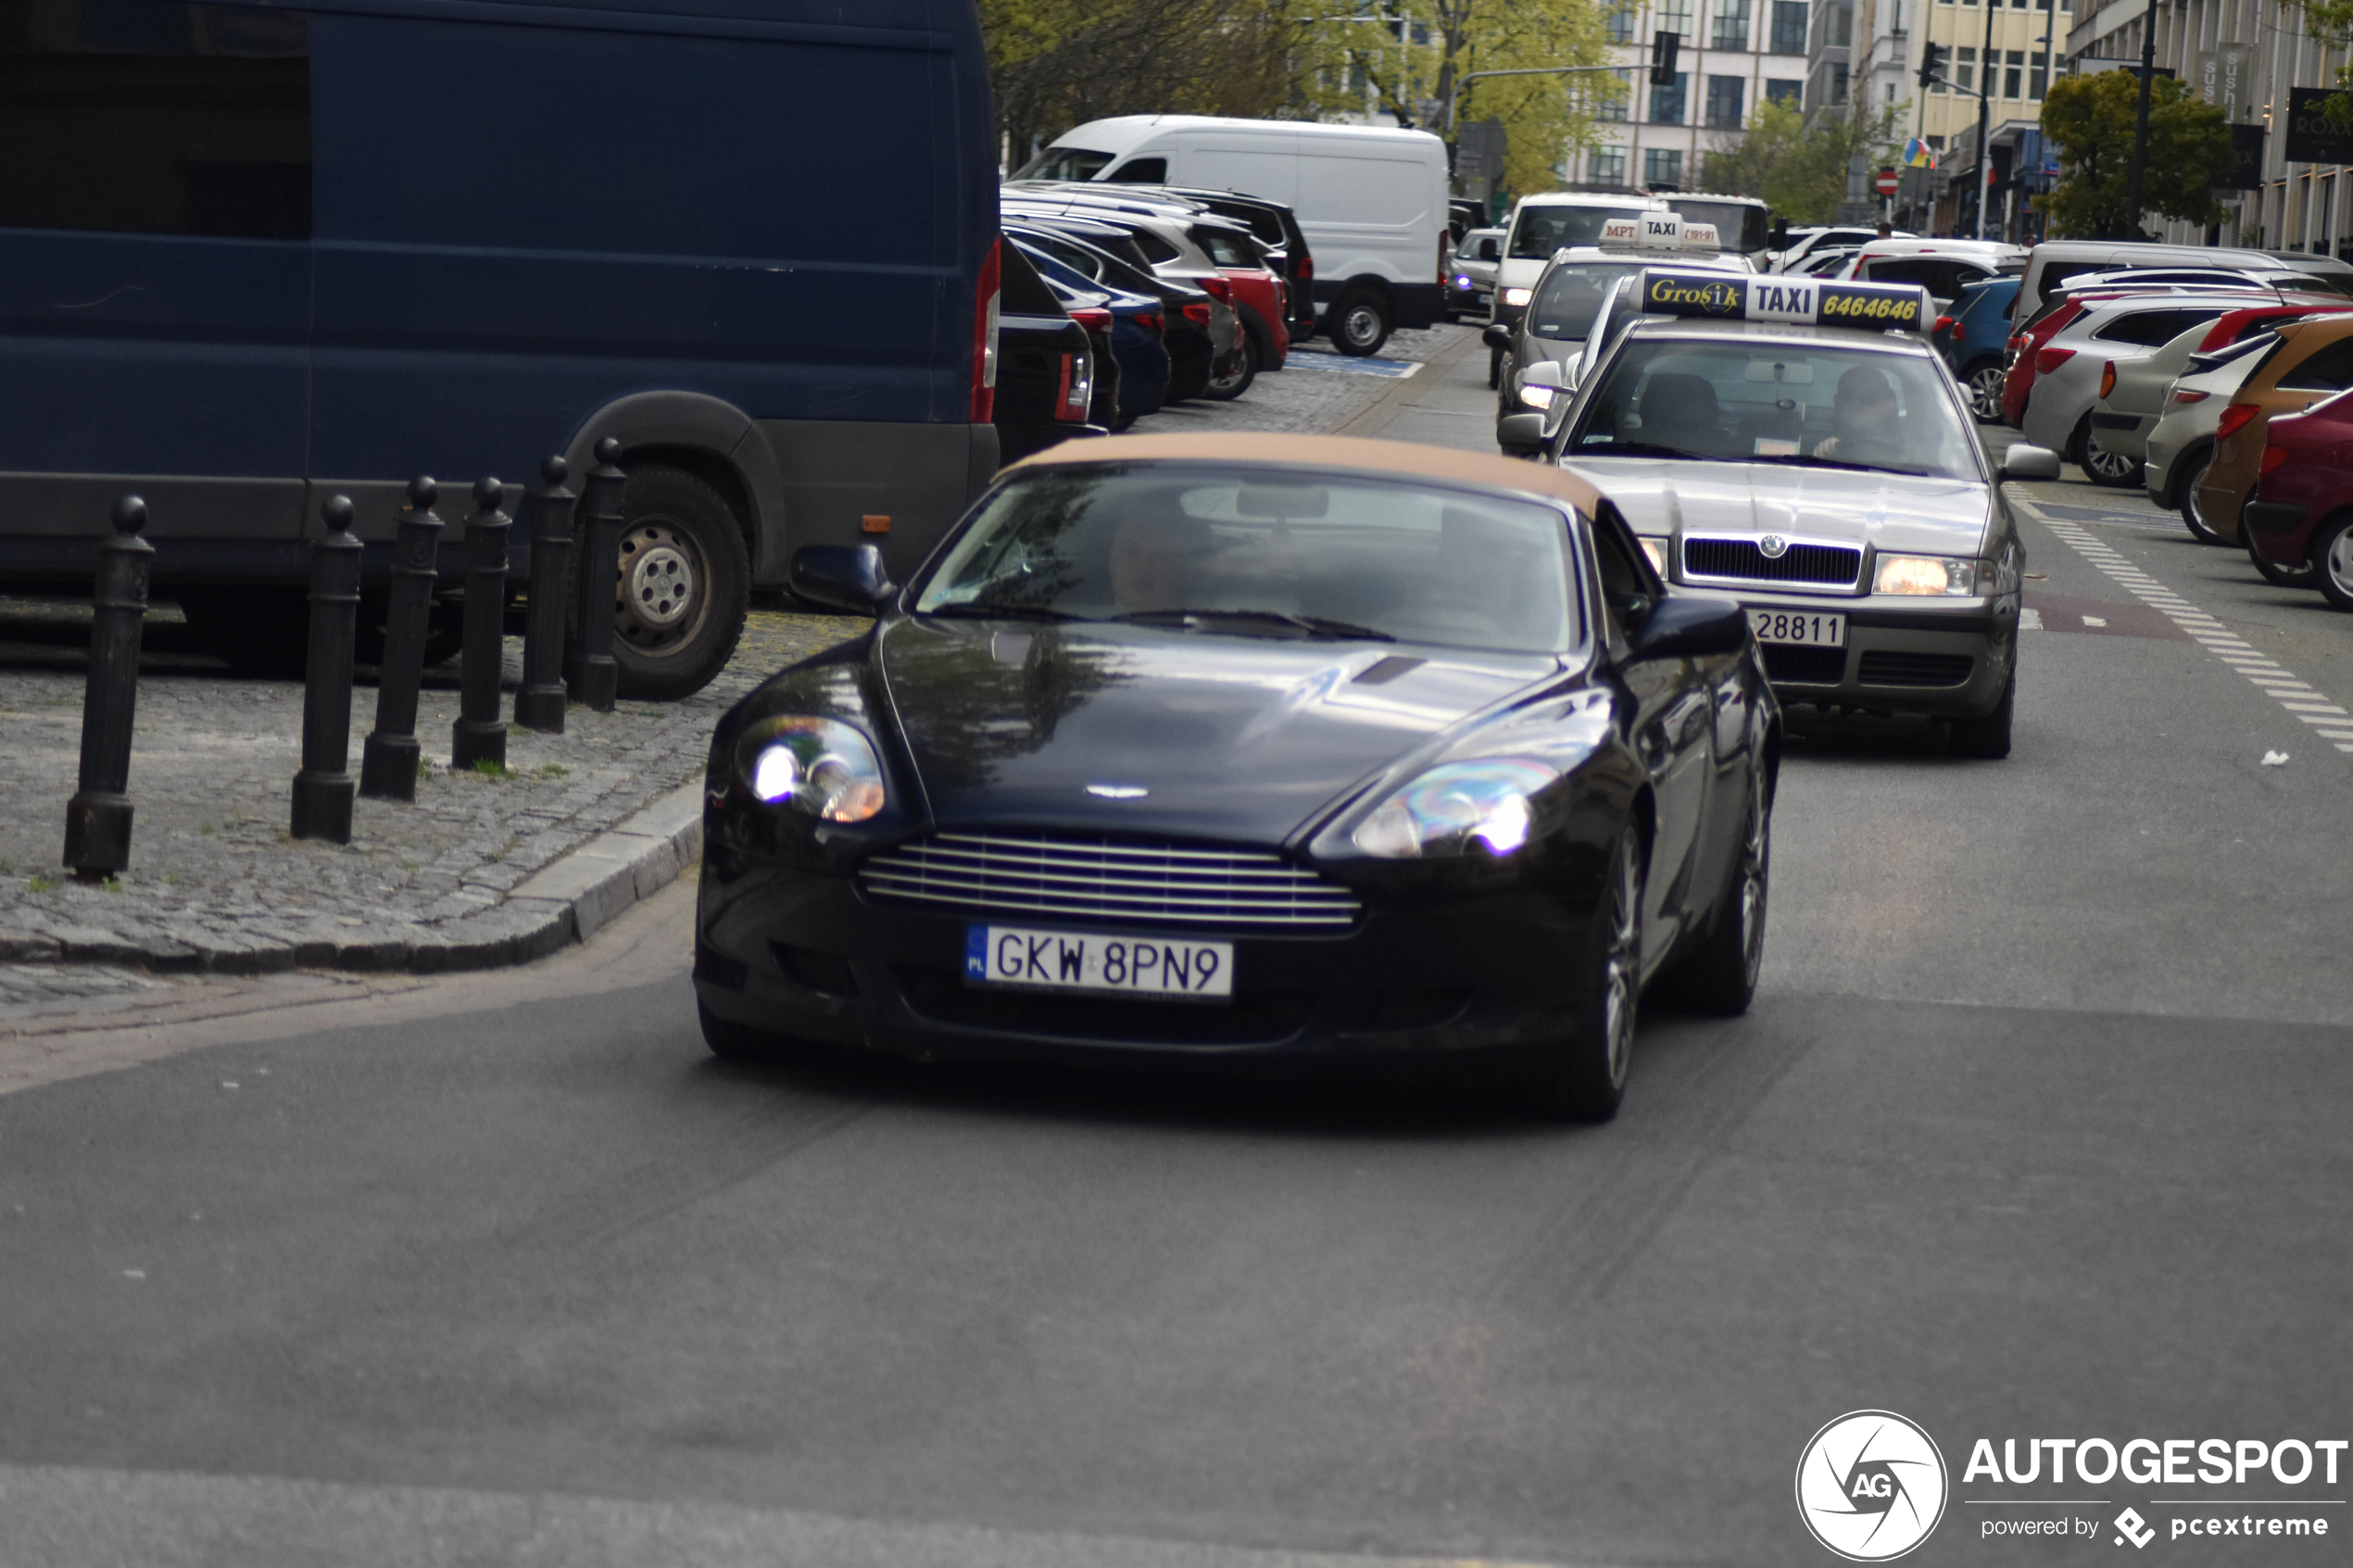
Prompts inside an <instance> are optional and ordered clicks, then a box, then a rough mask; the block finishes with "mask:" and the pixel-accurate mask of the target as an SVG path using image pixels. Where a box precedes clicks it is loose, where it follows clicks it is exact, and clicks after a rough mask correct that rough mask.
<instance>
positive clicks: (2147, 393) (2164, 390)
mask: <svg viewBox="0 0 2353 1568" xmlns="http://www.w3.org/2000/svg"><path fill="white" fill-rule="evenodd" d="M2339 305H2340V306H2341V307H2342V308H2345V309H2353V300H2344V301H2340V302H2339ZM2325 313H2326V312H2325V311H2316V310H2315V309H2314V308H2313V307H2310V306H2307V305H2255V306H2247V307H2242V308H2239V309H2235V310H2226V311H2224V312H2223V313H2222V314H2221V315H2220V316H2218V317H2216V318H2215V319H2214V320H2211V321H2208V322H2205V323H2203V324H2201V325H2197V326H2193V327H2190V328H2188V329H2186V330H2185V331H2183V332H2182V333H2181V335H2179V336H2178V337H2175V338H2174V339H2173V340H2172V341H2171V342H2170V343H2167V344H2165V345H2162V346H2160V347H2158V349H2156V350H2155V351H2154V352H2152V353H2150V354H2148V355H2146V356H2145V357H2141V358H2131V357H2127V358H2111V359H2107V360H2104V361H2103V363H2102V367H2101V370H2100V385H2101V386H2102V388H2104V389H2105V390H2103V391H2102V392H2101V394H2100V396H2099V401H2098V402H2096V403H2095V404H2094V405H2093V407H2092V433H2091V441H2092V446H2093V449H2094V451H2095V453H2100V452H2104V453H2108V454H2110V455H2112V456H2114V457H2116V458H2121V459H2123V460H2126V461H2129V462H2133V463H2142V462H2144V461H2145V458H2146V457H2147V453H2148V433H2149V430H2150V429H2151V427H2153V426H2154V425H2155V424H2156V423H2157V421H2158V416H2159V415H2161V414H2163V413H2164V411H2165V403H2166V398H2167V397H2168V396H2169V395H2171V392H2172V390H2173V383H2175V382H2176V381H2178V380H2179V379H2180V378H2181V376H2182V374H2183V371H2185V370H2187V369H2188V368H2189V363H2190V361H2191V359H2193V358H2196V357H2197V356H2198V355H2201V354H2208V353H2210V352H2212V351H2213V350H2215V349H2218V348H2224V347H2227V346H2229V345H2232V344H2235V343H2242V342H2245V341H2246V340H2247V339H2249V338H2253V337H2258V336H2264V335H2268V334H2270V333H2271V332H2276V331H2277V330H2278V329H2279V328H2280V327H2281V326H2283V325H2284V324H2285V323H2287V322H2289V321H2297V320H2304V319H2305V318H2306V317H2308V316H2312V315H2316V314H2325Z"/></svg>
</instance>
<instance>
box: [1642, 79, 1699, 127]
mask: <svg viewBox="0 0 2353 1568" xmlns="http://www.w3.org/2000/svg"><path fill="white" fill-rule="evenodd" d="M1691 80H1692V78H1691V73H1690V72H1688V71H1680V70H1679V71H1677V72H1676V73H1675V84H1674V85H1673V86H1672V87H1654V88H1652V89H1651V123H1652V124H1653V125H1680V124H1682V123H1683V89H1684V87H1685V86H1686V85H1687V84H1689V82H1691Z"/></svg>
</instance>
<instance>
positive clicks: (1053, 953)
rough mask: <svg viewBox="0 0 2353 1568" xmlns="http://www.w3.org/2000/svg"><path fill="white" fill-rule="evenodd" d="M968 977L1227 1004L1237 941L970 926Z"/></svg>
mask: <svg viewBox="0 0 2353 1568" xmlns="http://www.w3.org/2000/svg"><path fill="white" fill-rule="evenodd" d="M964 979H965V981H966V983H967V984H971V985H1011V986H1015V987H1020V988H1023V989H1027V990H1033V991H1093V992H1097V993H1101V994H1108V995H1112V996H1120V997H1146V998H1150V999H1152V1000H1166V1001H1218V1002H1222V1001H1228V1000H1230V999H1232V997H1233V995H1234V945H1233V944H1232V943H1231V942H1186V941H1178V940H1173V939H1171V938H1169V937H1165V936H1106V935H1102V934H1101V933H1100V932H1084V931H1038V930H1035V929H1032V928H1030V927H1027V926H1018V925H970V926H966V927H965V928H964Z"/></svg>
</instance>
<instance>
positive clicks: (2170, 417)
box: [2142, 332, 2272, 545]
mask: <svg viewBox="0 0 2353 1568" xmlns="http://www.w3.org/2000/svg"><path fill="white" fill-rule="evenodd" d="M2271 342H2272V336H2271V333H2268V332H2266V333H2263V334H2260V335H2259V336H2256V337H2251V338H2247V339H2246V340H2244V341H2243V342H2239V343H2234V344H2232V345H2230V346H2229V347H2227V348H2221V349H2217V350H2216V351H2215V352H2213V353H2212V354H2204V355H2199V356H2197V357H2196V359H2194V360H2193V361H2192V362H2191V363H2189V364H2187V365H2184V366H2183V368H2182V369H2183V374H2182V376H2181V378H2180V379H2179V380H2177V381H2176V382H2174V383H2173V386H2172V389H2171V391H2170V392H2168V393H2167V394H2166V401H2165V411H2164V412H2163V413H2162V414H2159V415H2158V419H2157V423H2156V424H2155V425H2153V426H2151V427H2150V429H2149V433H2148V441H2147V444H2146V445H2147V450H2148V458H2147V464H2148V466H2147V471H2146V472H2145V473H2144V474H2143V475H2142V483H2144V484H2145V485H2146V486H2147V488H2148V495H2149V499H2150V500H2152V501H2155V502H2156V503H2157V504H2158V506H2160V507H2178V508H2181V511H2182V521H2183V522H2185V523H2187V524H2188V525H2189V530H2190V532H2191V533H2194V534H2196V536H2197V537H2198V538H2200V539H2203V540H2205V541H2206V542H2207V543H2208V544H2209V545H2228V544H2231V543H2232V541H2231V540H2228V539H2225V538H2223V537H2222V536H2221V534H2220V533H2215V532H2214V530H2213V529H2211V528H2208V526H2207V525H2206V520H2205V518H2203V517H2201V516H2200V515H2199V514H2198V505H2197V483H2198V481H2199V480H2201V479H2203V478H2205V477H2206V465H2207V463H2208V461H2209V460H2211V459H2212V458H2213V456H2214V427H2215V426H2216V425H2217V424H2219V423H2220V422H2221V418H2222V410H2223V409H2224V408H2228V407H2229V406H2230V402H2231V394H2233V393H2234V392H2236V391H2237V390H2238V389H2239V388H2240V387H2241V386H2242V385H2244V384H2245V383H2246V378H2247V377H2248V376H2249V375H2250V374H2252V373H2253V371H2254V370H2255V366H2256V362H2257V361H2258V360H2259V359H2261V358H2263V350H2264V349H2265V348H2266V347H2268V346H2269V345H2271Z"/></svg>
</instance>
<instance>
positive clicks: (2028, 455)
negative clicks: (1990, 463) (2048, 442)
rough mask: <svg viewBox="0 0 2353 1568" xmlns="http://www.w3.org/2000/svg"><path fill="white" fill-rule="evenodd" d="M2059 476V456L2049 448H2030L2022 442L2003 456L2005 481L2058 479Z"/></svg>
mask: <svg viewBox="0 0 2353 1568" xmlns="http://www.w3.org/2000/svg"><path fill="white" fill-rule="evenodd" d="M2058 476H2059V460H2058V454H2057V452H2054V451H2052V450H2051V449H2050V448H2049V447H2047V446H2029V445H2026V444H2025V443H2024V442H2022V441H2021V442H2020V443H2018V444H2017V445H2014V446H2012V447H2011V448H2010V449H2009V450H2008V451H2007V452H2005V453H2003V454H2002V477H2003V478H2004V479H2057V477H2058Z"/></svg>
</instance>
